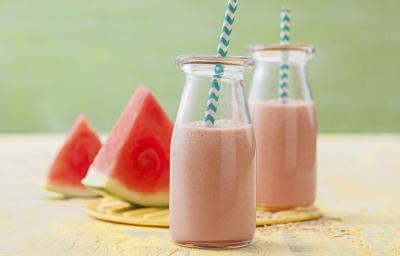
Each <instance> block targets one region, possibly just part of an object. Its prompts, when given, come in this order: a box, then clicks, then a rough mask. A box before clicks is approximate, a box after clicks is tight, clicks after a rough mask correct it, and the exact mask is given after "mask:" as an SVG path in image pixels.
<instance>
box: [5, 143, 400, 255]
mask: <svg viewBox="0 0 400 256" xmlns="http://www.w3.org/2000/svg"><path fill="white" fill-rule="evenodd" d="M61 142H62V136H61V137H60V136H55V135H51V136H50V135H32V136H29V135H0V173H1V176H0V255H1V256H3V255H24V256H25V255H118V256H124V255H130V256H131V255H400V136H388V135H386V136H373V135H371V136H368V135H362V136H352V135H335V136H320V137H319V145H318V147H319V148H318V153H319V156H318V171H319V172H318V176H319V177H318V181H319V184H318V199H317V201H318V205H319V206H320V208H321V210H322V212H323V213H324V215H325V217H324V218H322V219H320V220H316V221H309V222H301V223H293V224H285V225H284V224H281V225H275V226H266V227H262V228H257V232H256V236H255V239H254V242H253V244H252V245H251V246H250V247H247V248H243V249H238V250H230V251H209V250H196V249H185V248H180V247H178V246H176V245H174V244H173V243H172V242H171V240H170V237H169V234H168V230H167V229H159V228H143V227H142V228H141V227H133V226H127V225H118V224H112V223H106V222H101V221H97V220H94V219H91V218H90V217H88V216H87V215H86V214H85V213H84V205H85V203H86V202H87V201H83V200H67V201H54V200H48V199H45V198H43V197H42V192H41V190H40V180H41V178H42V177H43V175H44V173H45V171H46V168H47V167H48V165H49V161H50V160H51V158H52V157H53V155H54V152H55V150H56V149H57V148H58V146H60V143H61Z"/></svg>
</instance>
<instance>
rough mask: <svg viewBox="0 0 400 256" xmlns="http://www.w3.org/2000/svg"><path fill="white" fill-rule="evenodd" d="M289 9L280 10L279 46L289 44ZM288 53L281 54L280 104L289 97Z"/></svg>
mask: <svg viewBox="0 0 400 256" xmlns="http://www.w3.org/2000/svg"><path fill="white" fill-rule="evenodd" d="M290 13H291V11H290V9H288V8H286V7H282V8H281V22H280V25H281V29H280V32H281V33H280V44H281V45H289V44H290ZM288 59H289V56H288V53H287V52H286V51H285V52H283V53H282V63H281V65H280V67H279V99H280V101H281V102H284V103H285V102H286V101H287V99H288V97H289V65H288Z"/></svg>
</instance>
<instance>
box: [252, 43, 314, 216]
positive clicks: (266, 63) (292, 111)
mask: <svg viewBox="0 0 400 256" xmlns="http://www.w3.org/2000/svg"><path fill="white" fill-rule="evenodd" d="M250 50H251V52H252V56H253V58H254V60H255V70H254V76H253V81H252V88H251V91H250V97H249V104H250V109H251V115H252V120H253V125H254V131H255V136H256V143H257V204H258V205H262V206H265V207H267V208H269V209H270V210H281V209H288V208H294V207H299V206H309V205H312V204H313V203H314V200H315V194H316V139H317V120H316V113H315V104H314V101H313V99H312V96H311V91H310V87H309V84H308V81H307V75H306V63H307V61H308V60H309V59H310V58H311V56H312V54H313V53H314V51H315V50H314V47H313V46H312V45H287V46H284V45H253V46H251V47H250ZM283 60H285V64H286V65H287V68H288V69H287V72H286V75H287V76H286V75H284V74H283V73H282V64H283ZM279 78H281V81H280V80H279ZM282 78H284V79H286V80H285V81H284V82H286V84H283V85H284V88H282V86H281V87H280V86H279V84H281V85H282ZM282 89H284V91H282ZM283 93H284V94H283Z"/></svg>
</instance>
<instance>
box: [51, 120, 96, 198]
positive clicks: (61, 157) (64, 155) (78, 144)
mask: <svg viewBox="0 0 400 256" xmlns="http://www.w3.org/2000/svg"><path fill="white" fill-rule="evenodd" d="M100 147H101V142H100V140H99V138H98V137H97V135H96V133H95V131H94V130H93V129H92V127H91V126H90V124H89V121H88V120H87V118H86V117H85V116H84V115H83V114H81V115H80V116H79V117H78V118H77V120H76V121H75V124H74V126H73V127H72V129H71V131H70V133H69V135H68V137H67V140H66V141H65V143H64V145H63V146H62V148H61V150H60V151H59V153H58V155H57V156H56V158H55V159H54V161H53V163H52V165H51V167H50V170H49V172H48V176H47V178H46V181H45V184H44V188H45V189H47V190H50V191H54V192H59V193H62V194H64V195H65V196H69V197H92V196H96V195H98V194H97V193H95V192H94V191H91V190H89V189H87V188H86V187H85V186H83V185H82V183H81V181H82V179H83V178H84V177H85V176H86V173H87V171H88V169H89V166H90V165H91V163H92V162H93V160H94V158H95V156H96V154H97V152H98V151H99V150H100Z"/></svg>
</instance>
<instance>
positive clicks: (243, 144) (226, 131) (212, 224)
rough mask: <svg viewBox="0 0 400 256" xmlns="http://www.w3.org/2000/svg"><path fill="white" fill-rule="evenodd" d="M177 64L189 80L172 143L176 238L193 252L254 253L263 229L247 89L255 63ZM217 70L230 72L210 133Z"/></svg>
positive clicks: (193, 60) (189, 59)
mask: <svg viewBox="0 0 400 256" xmlns="http://www.w3.org/2000/svg"><path fill="white" fill-rule="evenodd" d="M177 65H178V67H179V68H180V69H181V70H182V71H183V72H184V73H185V78H186V79H185V86H184V88H183V94H182V97H181V101H180V106H179V110H178V114H177V118H176V122H175V126H174V131H173V135H172V142H171V168H170V170H171V176H170V232H171V236H172V238H173V240H174V241H175V242H176V243H177V244H180V245H183V246H188V247H204V248H233V247H242V246H246V245H248V244H249V243H250V242H251V240H252V238H253V236H254V232H255V227H256V223H255V218H256V215H255V214H256V209H255V207H256V202H255V199H256V198H255V196H256V194H255V192H256V191H255V182H256V180H255V179H256V176H255V151H256V149H255V140H254V134H253V128H252V124H251V121H250V115H249V111H248V105H247V98H246V95H245V91H244V83H243V76H244V73H245V71H246V70H247V69H248V67H249V66H250V65H251V60H250V59H249V58H245V57H226V58H222V57H211V56H179V57H178V58H177ZM216 65H217V66H219V67H221V65H222V66H223V68H224V73H223V75H222V76H221V77H220V78H219V79H218V84H219V86H220V91H219V98H218V99H214V100H216V101H217V102H218V103H217V104H215V105H216V106H217V108H216V117H215V122H214V125H213V126H211V127H208V126H207V125H206V122H205V121H203V120H204V116H205V109H206V105H207V100H208V96H209V88H210V82H211V81H212V79H213V77H214V74H215V73H214V68H215V67H216ZM216 94H217V95H218V93H216Z"/></svg>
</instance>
